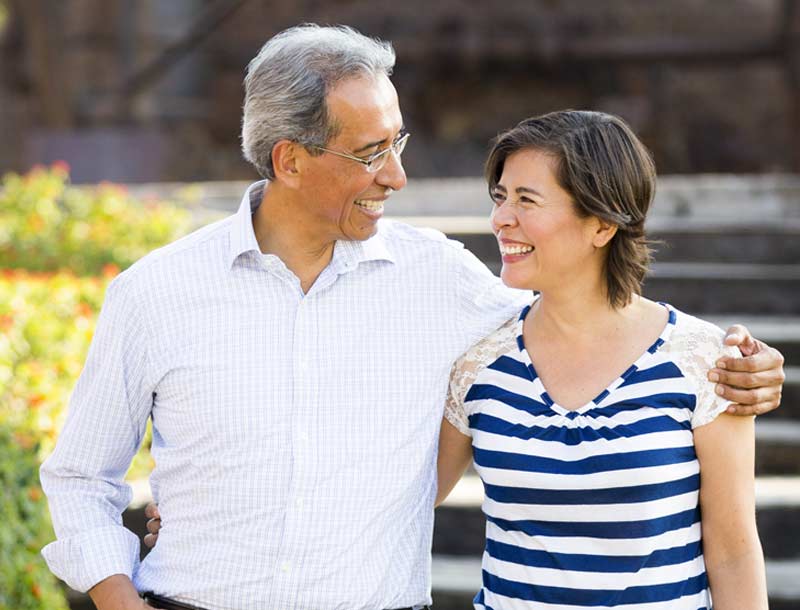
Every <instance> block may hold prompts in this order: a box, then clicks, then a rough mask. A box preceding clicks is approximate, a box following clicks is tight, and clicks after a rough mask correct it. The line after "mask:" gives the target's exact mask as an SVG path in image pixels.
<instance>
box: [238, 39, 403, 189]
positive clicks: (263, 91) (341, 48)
mask: <svg viewBox="0 0 800 610" xmlns="http://www.w3.org/2000/svg"><path fill="white" fill-rule="evenodd" d="M394 62H395V54H394V49H393V48H392V45H391V43H389V42H384V41H381V40H378V39H373V38H368V37H367V36H364V35H363V34H360V33H359V32H357V31H355V30H354V29H353V28H350V27H347V26H334V27H321V26H318V25H315V24H313V23H304V24H302V25H298V26H295V27H293V28H289V29H288V30H284V31H283V32H280V33H279V34H277V35H276V36H274V37H273V38H270V39H269V40H268V41H267V43H266V44H265V45H264V46H263V47H262V48H261V51H259V53H258V55H257V56H256V57H255V58H254V59H253V60H252V61H251V62H250V64H249V65H248V66H247V76H246V77H245V79H244V86H245V96H244V115H243V118H242V151H243V152H244V157H245V159H247V160H248V161H250V163H252V164H253V165H254V166H255V168H256V169H257V170H258V173H259V174H261V175H262V176H264V177H265V178H267V179H270V180H271V179H273V178H274V177H275V170H274V167H273V165H272V148H273V147H274V146H275V144H276V143H277V142H278V141H279V140H291V141H293V142H298V143H300V144H302V145H303V146H323V145H325V144H326V143H327V142H328V140H330V138H332V137H335V136H336V134H337V133H338V130H339V128H340V127H339V126H338V125H335V124H334V122H333V121H331V120H330V117H329V116H328V111H327V104H326V96H327V93H328V91H329V89H330V88H331V87H332V86H333V85H335V84H336V83H338V82H339V81H341V80H343V79H346V78H348V77H352V76H361V75H380V74H384V75H386V76H391V74H392V69H393V68H394ZM315 152H316V151H315Z"/></svg>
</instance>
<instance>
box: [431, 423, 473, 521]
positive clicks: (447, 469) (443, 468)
mask: <svg viewBox="0 0 800 610" xmlns="http://www.w3.org/2000/svg"><path fill="white" fill-rule="evenodd" d="M471 459H472V439H471V438H470V437H469V436H466V435H464V434H461V432H459V431H458V430H457V429H456V427H455V426H453V424H451V423H450V422H449V421H447V420H446V419H442V430H441V432H440V433H439V458H438V460H437V462H436V473H437V479H438V488H437V490H436V506H439V505H440V504H441V503H442V502H443V501H444V499H445V498H446V497H447V496H448V495H449V494H450V492H451V491H452V490H453V487H455V486H456V483H458V480H459V479H460V478H461V475H462V474H464V471H465V470H466V469H467V466H469V462H470V460H471Z"/></svg>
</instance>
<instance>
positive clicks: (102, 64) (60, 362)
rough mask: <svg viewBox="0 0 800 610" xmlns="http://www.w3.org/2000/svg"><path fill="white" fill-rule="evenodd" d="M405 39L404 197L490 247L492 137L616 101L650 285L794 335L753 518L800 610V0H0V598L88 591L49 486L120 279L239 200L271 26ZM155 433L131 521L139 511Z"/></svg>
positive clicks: (401, 70)
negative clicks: (252, 71)
mask: <svg viewBox="0 0 800 610" xmlns="http://www.w3.org/2000/svg"><path fill="white" fill-rule="evenodd" d="M302 22H316V23H320V24H340V23H341V24H347V25H351V26H353V27H355V28H356V29H358V30H360V31H361V32H363V33H366V34H368V35H372V36H377V37H379V38H383V39H387V40H390V41H392V43H393V44H394V47H395V50H396V52H397V67H396V71H395V75H394V78H393V80H394V82H395V85H396V87H397V90H398V93H399V96H400V105H401V108H402V110H403V114H404V118H405V122H406V126H407V127H408V129H409V130H410V131H411V132H412V134H413V137H412V138H411V140H410V142H409V145H408V148H407V149H406V152H405V154H404V157H403V162H404V165H405V167H406V170H407V173H408V175H409V178H410V181H409V185H408V187H407V188H405V189H404V190H403V191H401V192H400V193H396V194H395V195H394V196H393V197H392V199H391V201H390V204H389V205H388V206H387V213H389V214H390V215H393V216H394V217H396V218H400V219H401V220H405V221H407V222H410V223H414V224H419V225H424V226H433V227H435V228H438V229H440V230H442V231H443V232H445V233H446V234H448V235H449V236H450V237H453V238H455V239H458V240H460V241H462V242H464V243H465V244H466V245H467V247H469V248H470V249H471V250H473V251H474V252H475V253H476V254H477V255H478V256H479V257H480V258H481V259H482V260H483V261H484V262H486V264H487V265H489V267H490V268H492V269H493V270H494V271H497V270H498V269H499V267H500V260H499V256H498V252H497V247H496V242H495V240H494V238H493V236H492V235H491V234H490V233H489V232H488V224H487V221H486V216H487V213H488V198H487V195H486V191H485V185H484V184H483V181H482V180H481V178H480V176H481V173H482V165H483V161H484V158H485V155H486V152H487V150H488V142H489V140H490V139H491V138H492V137H494V136H495V135H496V134H497V133H498V132H500V131H502V130H504V129H506V128H508V127H510V126H512V125H513V124H514V123H516V122H517V121H519V120H520V119H522V118H524V117H528V116H532V115H535V114H539V113H544V112H547V111H551V110H556V109H563V108H570V107H571V108H580V109H597V110H603V111H607V112H612V113H615V114H618V115H620V116H622V117H623V118H624V119H625V120H626V121H627V122H629V123H630V124H631V126H632V127H633V128H634V130H635V131H636V132H637V133H638V134H639V135H640V137H641V138H642V140H643V141H644V142H645V143H646V145H647V146H648V147H649V148H650V150H651V151H652V152H653V155H654V157H655V160H656V164H657V167H658V170H659V174H660V176H661V177H660V179H659V187H658V194H657V197H656V201H655V203H654V205H653V208H652V211H651V213H650V216H649V219H648V223H647V227H648V231H649V233H650V234H651V235H652V236H653V237H655V238H657V239H660V240H662V242H663V243H662V245H660V246H659V248H658V252H657V255H656V260H657V262H656V264H655V265H654V266H653V269H652V272H651V273H650V275H649V276H648V277H647V279H646V282H645V287H644V291H645V295H646V296H648V297H650V298H653V299H658V300H665V301H669V302H671V303H673V304H674V305H675V306H677V307H679V308H680V309H682V310H684V311H687V312H689V313H692V314H695V315H700V316H701V317H704V318H707V319H710V320H712V321H713V322H715V323H717V324H718V325H720V326H723V327H725V326H727V325H728V324H730V323H733V322H739V323H744V324H746V325H747V326H748V328H749V329H750V330H751V331H752V333H753V334H754V335H755V336H756V337H758V338H760V339H763V340H764V341H766V342H768V343H769V344H770V345H773V346H774V347H777V348H778V349H780V350H781V352H782V353H783V354H784V356H785V358H786V372H787V381H786V384H785V388H784V394H783V404H782V406H781V408H780V409H779V410H778V411H776V412H774V413H771V414H769V415H767V416H764V417H760V418H759V419H758V421H757V424H756V433H757V465H756V470H757V484H756V498H757V505H758V526H759V532H760V535H761V539H762V543H763V546H764V551H765V555H766V559H767V573H768V582H769V589H770V603H771V608H772V609H773V610H789V609H792V610H800V0H726V1H725V2H707V1H700V0H663V1H660V2H642V1H641V0H597V1H594V2H587V1H585V0H505V1H504V2H479V1H475V0H438V1H436V2H432V1H431V0H403V1H402V2H392V3H381V2H376V1H374V0H373V1H371V2H365V1H363V0H328V1H325V2H323V1H316V0H296V1H294V2H277V1H274V0H0V175H1V176H2V178H1V179H0V515H2V516H3V518H2V519H0V610H66V609H67V607H71V608H72V610H79V609H80V610H84V609H85V610H89V609H91V608H92V607H93V606H92V604H91V602H90V601H89V600H88V598H87V597H86V596H83V595H79V594H76V593H74V592H71V591H67V590H66V589H65V588H64V587H63V586H61V585H60V584H59V583H57V582H56V581H55V579H54V578H52V577H51V575H50V573H49V571H48V570H47V568H46V566H45V565H44V563H43V561H42V559H41V557H40V555H39V551H40V549H41V547H42V545H44V544H46V543H47V542H49V541H50V540H52V539H53V532H52V528H51V525H50V522H49V516H48V513H47V507H46V501H45V499H44V498H43V496H42V492H41V488H40V486H39V483H38V467H39V464H40V462H41V460H42V459H43V458H44V457H45V456H46V455H47V454H48V453H49V452H50V451H52V448H53V445H54V443H55V440H56V438H57V435H58V431H59V429H60V427H61V425H62V424H63V420H64V416H65V413H66V405H67V402H68V396H69V393H70V391H71V389H72V386H73V385H74V383H75V380H76V379H77V376H78V375H79V373H80V370H81V367H82V364H83V361H84V359H85V356H86V351H87V349H88V345H89V342H90V341H91V337H92V333H93V330H94V325H95V321H96V318H97V313H98V311H99V308H100V305H101V303H102V300H103V295H104V292H105V288H106V286H107V284H108V282H109V281H110V280H111V279H113V277H114V276H115V275H116V274H117V273H119V272H120V270H123V269H125V268H126V267H127V266H129V265H130V264H131V263H132V262H134V261H135V260H136V259H138V258H140V257H141V256H143V255H144V254H145V253H147V252H148V251H149V250H151V249H153V248H155V247H158V246H160V245H162V244H164V243H167V242H169V241H172V240H174V239H176V238H177V237H179V236H181V235H183V234H185V233H186V232H188V231H190V230H191V229H192V228H194V227H197V226H199V225H201V224H203V223H205V222H208V221H209V220H211V219H215V218H219V217H220V216H221V215H223V214H226V213H230V212H231V211H233V210H234V209H235V208H236V206H237V205H238V202H239V200H240V197H241V194H242V192H243V190H244V188H246V186H247V184H248V182H250V181H252V180H254V179H257V178H258V176H257V175H256V173H255V172H254V170H253V169H252V168H251V167H250V166H249V165H248V164H247V163H246V162H245V161H244V160H243V159H242V156H241V153H240V150H239V127H240V117H241V104H242V94H243V91H242V79H243V77H244V73H245V68H246V66H247V63H248V62H249V61H250V59H251V58H252V57H253V56H254V55H255V54H256V53H257V52H258V49H259V48H260V47H261V45H262V44H263V43H264V42H265V41H266V40H267V39H268V38H269V37H270V36H272V35H273V34H275V33H276V32H278V31H280V30H282V29H285V28H286V27H289V26H292V25H295V24H297V23H302ZM148 447H149V436H148V437H147V439H146V440H145V445H144V447H143V448H142V450H141V451H140V452H139V454H138V455H137V456H136V459H135V460H134V463H133V465H132V467H131V469H130V471H129V473H128V480H129V481H130V483H131V485H132V486H133V489H134V502H133V504H132V505H131V507H130V508H129V510H127V511H126V512H125V514H124V516H123V518H124V521H125V523H126V524H127V525H128V526H129V527H131V528H132V529H134V531H137V532H138V533H140V534H143V532H144V516H143V511H142V507H143V505H144V504H145V503H146V502H147V501H148V499H149V498H150V491H149V486H148V484H147V475H148V472H149V471H150V469H151V468H152V465H153V462H152V458H151V457H150V454H149V451H148ZM482 494H483V491H482V488H481V485H480V481H479V480H478V479H477V478H476V477H475V476H474V473H469V474H468V475H467V476H466V477H465V478H464V479H463V480H462V482H461V483H460V484H459V486H458V487H457V488H456V490H455V492H454V493H453V495H452V496H451V498H450V499H449V500H448V502H447V503H446V504H445V505H444V506H442V507H440V508H439V509H438V510H437V515H436V529H435V534H434V540H433V553H434V561H433V588H434V590H433V596H434V602H435V607H436V608H437V610H456V609H465V608H469V607H471V604H470V600H471V598H472V595H474V592H475V591H476V590H477V588H478V586H479V581H480V557H481V553H482V544H483V527H484V520H483V517H482V514H481V511H480V502H481V500H482Z"/></svg>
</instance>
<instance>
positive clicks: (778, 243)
mask: <svg viewBox="0 0 800 610" xmlns="http://www.w3.org/2000/svg"><path fill="white" fill-rule="evenodd" d="M402 220H404V221H406V222H408V223H409V224H413V225H415V226H433V227H434V228H436V229H438V230H440V231H442V232H443V233H445V234H447V236H448V237H450V238H451V239H455V240H457V241H460V242H461V243H463V244H464V245H465V246H466V247H467V248H468V249H469V250H471V251H472V252H473V253H475V255H476V256H477V257H478V258H480V259H481V260H483V261H486V262H499V260H500V256H499V253H498V249H497V241H496V239H495V237H494V235H492V233H491V232H490V230H489V222H488V219H487V218H483V217H478V218H471V219H470V218H454V217H441V216H440V217H425V216H417V217H408V218H403V219H402ZM648 234H649V235H650V238H651V239H653V240H659V241H661V242H663V243H661V244H656V245H655V248H654V249H655V260H656V261H659V262H680V261H688V262H725V263H751V264H780V263H796V262H798V261H800V220H795V219H786V220H784V221H775V220H769V221H766V222H762V223H759V224H756V225H753V224H748V225H746V226H727V225H724V224H719V223H717V222H704V223H703V222H692V221H687V220H683V219H677V220H676V219H655V220H654V221H653V222H650V223H648Z"/></svg>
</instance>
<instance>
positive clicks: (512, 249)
mask: <svg viewBox="0 0 800 610" xmlns="http://www.w3.org/2000/svg"><path fill="white" fill-rule="evenodd" d="M527 252H533V246H500V253H501V254H526V253H527Z"/></svg>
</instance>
